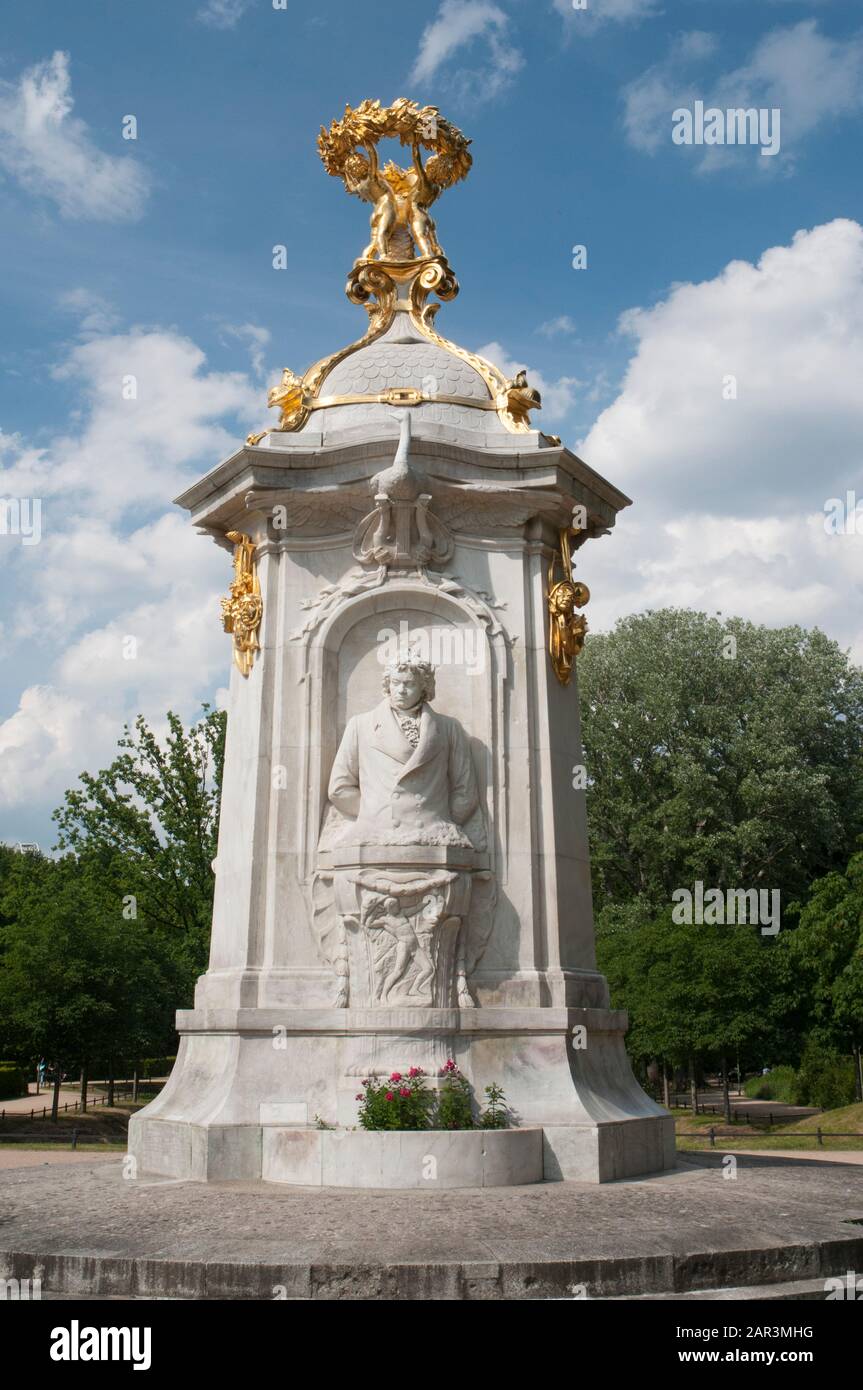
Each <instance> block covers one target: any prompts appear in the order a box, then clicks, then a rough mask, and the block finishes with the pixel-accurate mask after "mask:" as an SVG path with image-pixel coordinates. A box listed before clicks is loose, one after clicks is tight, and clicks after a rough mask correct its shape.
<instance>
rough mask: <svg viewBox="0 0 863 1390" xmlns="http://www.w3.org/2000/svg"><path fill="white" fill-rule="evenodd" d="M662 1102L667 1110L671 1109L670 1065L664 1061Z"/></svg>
mask: <svg viewBox="0 0 863 1390" xmlns="http://www.w3.org/2000/svg"><path fill="white" fill-rule="evenodd" d="M662 1104H663V1105H664V1106H665V1108H666V1110H670V1109H671V1089H670V1087H669V1084H668V1067H667V1066H666V1064H665V1062H663V1063H662Z"/></svg>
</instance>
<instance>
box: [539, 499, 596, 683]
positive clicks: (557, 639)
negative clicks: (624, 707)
mask: <svg viewBox="0 0 863 1390" xmlns="http://www.w3.org/2000/svg"><path fill="white" fill-rule="evenodd" d="M569 542H570V530H569V528H568V527H567V528H565V529H564V530H562V531H561V533H560V551H559V553H558V552H555V554H554V555H553V556H552V560H551V564H550V565H549V568H548V598H547V603H548V654H549V656H550V658H551V664H552V668H553V670H554V674H555V675H556V676H557V679H558V680H559V681H560V683H561V685H569V682H570V681H571V679H572V668H573V666H574V665H575V659H576V657H577V656H579V655H580V653H581V652H582V650H583V648H584V639H585V636H586V634H587V619H586V618H585V617H583V616H582V615H581V614H580V613H576V611H575V610H576V608H584V606H585V604H587V603H588V602H589V601H590V590H589V589H588V587H587V585H586V584H582V583H580V582H579V581H578V580H574V579H573V577H572V556H571V553H570V543H569ZM558 564H559V565H560V568H561V569H562V571H563V578H562V579H558V578H556V577H555V571H556V569H557V567H558Z"/></svg>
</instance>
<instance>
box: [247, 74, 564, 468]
mask: <svg viewBox="0 0 863 1390" xmlns="http://www.w3.org/2000/svg"><path fill="white" fill-rule="evenodd" d="M384 139H395V140H398V141H399V142H400V144H401V145H402V146H403V147H405V148H406V149H409V150H410V156H411V157H410V162H409V164H408V165H407V167H406V168H401V167H400V166H399V165H398V164H396V163H395V162H394V161H393V160H389V161H388V162H387V163H385V164H382V163H381V160H380V158H379V156H378V149H377V147H378V143H379V142H380V141H381V140H384ZM470 143H471V142H470V140H468V139H467V138H466V136H464V135H463V134H462V132H461V131H460V130H459V129H458V128H457V127H456V126H454V125H453V124H452V123H451V122H450V121H448V120H447V119H446V118H445V117H444V116H442V115H441V113H440V111H439V110H438V108H437V107H436V106H418V105H417V103H416V102H414V101H409V100H408V99H407V98H406V97H399V98H398V100H397V101H394V102H393V103H392V105H391V106H382V105H381V103H380V102H379V101H370V100H367V101H362V102H360V104H359V106H357V107H355V108H353V107H350V106H346V107H345V113H344V115H343V116H342V117H341V118H340V119H339V120H337V121H333V122H332V124H331V125H330V127H329V129H327V128H326V127H325V126H322V127H321V133H320V135H319V136H318V149H319V151H320V156H321V160H322V162H323V165H324V168H325V169H326V171H327V173H328V174H331V175H332V176H333V177H334V178H340V179H341V180H342V181H343V183H344V186H345V189H346V190H347V192H348V193H350V194H352V195H353V196H355V197H357V198H360V199H361V200H362V201H363V202H365V203H368V204H369V205H370V207H371V218H370V226H369V240H368V242H367V244H366V246H365V247H364V248H363V251H362V254H361V255H360V256H358V257H357V259H356V261H355V262H354V264H353V267H352V268H351V272H350V275H349V276H348V281H347V285H346V287H345V292H346V294H347V296H348V299H350V301H351V302H352V303H353V304H359V305H362V306H363V308H365V309H366V311H367V313H368V316H369V325H368V329H367V330H366V332H365V334H364V335H363V337H362V338H359V339H357V341H356V342H354V343H350V344H349V345H348V346H347V347H344V348H341V349H339V351H338V352H334V353H331V354H330V355H329V356H328V357H323V358H321V360H320V361H319V362H316V363H315V364H314V366H312V367H310V368H309V370H308V371H307V372H306V373H305V375H304V376H302V377H298V376H296V375H295V374H294V372H292V371H291V370H290V369H289V368H285V370H284V372H283V373H282V380H281V381H280V382H279V384H278V385H277V386H274V387H273V388H272V390H271V391H270V393H269V397H268V405H269V406H270V408H271V409H276V408H277V409H278V410H279V412H280V414H279V423H278V425H276V426H275V429H276V430H278V431H289V432H293V431H296V430H301V429H303V428H304V427H305V425H306V424H307V422H308V421H309V419H310V418H311V417H312V415H313V412H314V411H316V410H329V409H332V408H333V407H335V406H341V405H356V404H368V403H372V402H378V403H384V404H387V405H393V406H411V405H421V404H423V403H424V402H425V401H434V402H436V403H438V404H441V403H443V404H447V403H448V404H452V405H458V406H464V407H467V408H468V409H483V410H493V411H496V412H497V414H498V417H499V419H500V420H501V422H502V424H503V425H504V427H505V428H506V429H507V430H508V431H509V432H510V433H512V434H524V433H526V432H528V431H529V430H530V429H531V425H530V419H529V412H530V411H531V410H537V409H539V407H540V405H541V403H542V402H541V400H540V395H539V392H538V391H537V390H536V389H535V388H533V387H531V386H529V385H528V383H527V379H526V377H525V374H524V372H519V373H518V374H517V376H515V377H514V378H512V379H510V378H508V377H506V376H505V375H504V373H503V372H501V371H500V370H499V369H498V368H497V367H496V366H494V364H493V363H491V362H488V361H487V360H486V359H485V358H484V357H480V356H478V355H477V354H476V353H472V352H468V351H466V349H464V348H461V347H459V346H458V345H457V344H456V343H452V342H450V341H449V340H448V339H446V338H443V337H441V335H440V334H439V333H437V332H436V331H435V327H434V320H435V315H436V314H437V311H438V309H439V308H440V303H439V302H436V301H440V302H444V303H445V302H446V301H447V300H450V299H454V298H455V296H456V295H457V294H458V290H459V286H458V280H457V279H456V277H455V275H454V274H453V271H452V268H451V266H450V264H449V262H448V260H447V258H446V255H445V254H444V251H443V248H442V247H441V244H440V241H439V240H438V234H437V227H436V225H435V221H434V219H433V217H432V215H431V208H432V207H433V205H434V204H435V203H436V202H437V199H438V198H439V197H440V195H441V193H442V192H444V190H445V189H447V188H451V187H452V186H453V184H455V183H458V182H459V181H460V180H461V179H464V178H466V177H467V174H468V172H469V170H470V167H471V164H472V159H471V155H470V152H469V150H468V146H469V145H470ZM424 155H426V156H427V157H426V158H425V159H424ZM432 294H433V295H435V296H436V301H435V300H430V298H429V296H430V295H432ZM397 314H405V315H407V316H408V317H409V319H410V322H411V323H412V324H413V326H414V328H415V329H416V330H418V332H419V333H421V334H422V336H423V337H424V338H426V339H428V340H429V342H432V343H435V344H436V345H437V346H438V347H441V348H444V349H445V350H446V351H448V352H451V353H453V354H454V355H455V356H456V357H460V358H461V359H462V360H463V361H465V362H467V363H469V364H470V365H471V366H472V367H473V368H474V369H475V370H476V371H477V372H478V373H479V375H480V376H481V377H482V378H483V380H484V381H485V384H486V386H487V387H488V392H489V397H488V400H487V401H477V400H476V399H475V398H474V397H465V398H464V399H462V398H461V397H455V396H452V397H450V396H442V395H440V394H439V393H434V394H431V393H428V394H424V393H423V392H421V391H418V390H411V391H407V392H400V391H392V390H390V391H385V392H383V393H382V394H381V395H379V396H372V395H362V396H360V395H353V396H347V395H335V394H334V395H331V396H330V395H327V394H326V378H327V377H328V376H329V375H330V373H331V372H332V371H333V369H334V368H335V367H336V366H337V365H338V364H339V363H340V362H342V361H344V359H345V358H346V357H349V356H350V355H351V353H354V352H356V351H357V350H358V349H360V348H363V347H365V346H367V345H368V344H369V343H372V342H374V341H375V339H377V338H380V337H381V336H382V335H383V334H384V333H386V331H387V329H388V328H389V327H390V325H391V324H392V322H393V320H394V318H395V317H396V315H397ZM266 433H267V431H266V430H261V431H259V432H257V433H253V434H250V435H248V437H247V440H246V442H247V444H249V445H252V446H256V445H258V444H259V443H260V441H261V440H262V439H263V437H264V435H265V434H266Z"/></svg>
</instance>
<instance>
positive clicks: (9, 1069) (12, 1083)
mask: <svg viewBox="0 0 863 1390" xmlns="http://www.w3.org/2000/svg"><path fill="white" fill-rule="evenodd" d="M26 1094H27V1073H26V1071H25V1070H24V1068H23V1067H19V1066H18V1065H17V1064H16V1063H15V1062H0V1100H15V1099H16V1098H17V1097H18V1096H26Z"/></svg>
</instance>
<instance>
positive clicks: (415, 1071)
mask: <svg viewBox="0 0 863 1390" xmlns="http://www.w3.org/2000/svg"><path fill="white" fill-rule="evenodd" d="M422 1074H423V1069H422V1067H411V1069H410V1071H409V1072H408V1076H422Z"/></svg>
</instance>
